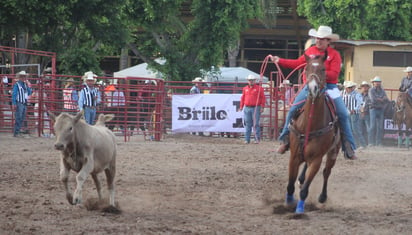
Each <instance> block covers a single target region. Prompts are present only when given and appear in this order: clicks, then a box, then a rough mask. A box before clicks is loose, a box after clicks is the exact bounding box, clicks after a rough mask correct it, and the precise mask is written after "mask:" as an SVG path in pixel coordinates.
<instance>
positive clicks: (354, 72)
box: [344, 45, 412, 89]
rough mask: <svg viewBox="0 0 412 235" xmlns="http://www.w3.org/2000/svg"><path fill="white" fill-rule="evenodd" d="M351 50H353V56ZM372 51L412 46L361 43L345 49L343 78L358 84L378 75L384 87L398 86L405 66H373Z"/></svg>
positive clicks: (395, 87)
mask: <svg viewBox="0 0 412 235" xmlns="http://www.w3.org/2000/svg"><path fill="white" fill-rule="evenodd" d="M352 51H353V52H354V53H353V58H352ZM374 51H412V46H397V47H391V46H386V45H363V46H354V47H352V49H346V50H345V53H344V56H345V62H344V66H345V80H351V81H354V82H356V83H358V84H360V83H361V82H362V81H368V82H370V80H372V79H373V78H374V77H375V76H379V77H380V78H381V79H382V81H383V82H382V85H383V86H384V87H385V88H389V89H397V88H399V85H400V82H401V80H402V78H403V77H404V76H405V73H404V72H403V70H404V69H405V67H384V66H373V53H374ZM352 59H353V61H352ZM352 65H353V66H352ZM411 66H412V65H411Z"/></svg>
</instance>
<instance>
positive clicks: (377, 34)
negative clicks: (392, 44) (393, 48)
mask: <svg viewBox="0 0 412 235" xmlns="http://www.w3.org/2000/svg"><path fill="white" fill-rule="evenodd" d="M411 11H412V2H411V1H409V0H367V1H365V0H298V12H299V14H301V15H303V16H304V17H306V18H307V19H308V21H309V22H310V23H311V24H312V25H314V26H316V27H317V26H319V25H329V26H331V27H332V28H333V29H334V31H335V32H337V33H339V34H340V36H341V38H345V39H358V40H360V39H363V40H399V41H411V40H412V25H411V23H410V22H412V14H411Z"/></svg>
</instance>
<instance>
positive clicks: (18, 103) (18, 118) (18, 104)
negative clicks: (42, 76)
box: [12, 71, 33, 137]
mask: <svg viewBox="0 0 412 235" xmlns="http://www.w3.org/2000/svg"><path fill="white" fill-rule="evenodd" d="M27 76H28V74H27V73H26V71H20V72H18V73H17V74H16V79H17V81H16V83H15V84H14V85H13V92H12V104H13V110H15V114H14V115H15V122H14V131H13V136H14V137H22V135H21V133H20V129H21V127H22V125H23V123H24V119H25V118H26V111H27V100H28V98H29V96H30V95H31V94H32V92H33V91H32V89H31V84H30V82H29V81H28V80H27Z"/></svg>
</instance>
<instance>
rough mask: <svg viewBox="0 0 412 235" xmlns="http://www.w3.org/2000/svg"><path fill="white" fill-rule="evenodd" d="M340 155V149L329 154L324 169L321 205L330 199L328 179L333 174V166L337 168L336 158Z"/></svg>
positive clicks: (320, 196) (319, 199)
mask: <svg viewBox="0 0 412 235" xmlns="http://www.w3.org/2000/svg"><path fill="white" fill-rule="evenodd" d="M338 153H339V148H336V149H333V150H332V151H331V152H329V153H328V155H327V159H326V163H325V168H324V169H323V187H322V192H321V194H320V195H319V198H318V201H319V202H320V203H324V202H326V199H327V198H328V179H329V176H330V173H331V172H332V168H333V166H335V163H336V157H337V155H338Z"/></svg>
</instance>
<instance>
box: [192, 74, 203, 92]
mask: <svg viewBox="0 0 412 235" xmlns="http://www.w3.org/2000/svg"><path fill="white" fill-rule="evenodd" d="M192 82H193V86H192V88H190V94H200V93H201V92H200V83H201V82H203V79H202V78H200V77H197V78H195V79H193V80H192Z"/></svg>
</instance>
